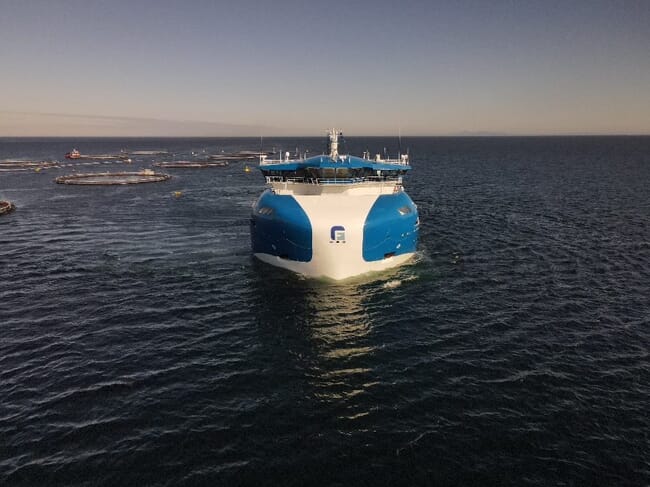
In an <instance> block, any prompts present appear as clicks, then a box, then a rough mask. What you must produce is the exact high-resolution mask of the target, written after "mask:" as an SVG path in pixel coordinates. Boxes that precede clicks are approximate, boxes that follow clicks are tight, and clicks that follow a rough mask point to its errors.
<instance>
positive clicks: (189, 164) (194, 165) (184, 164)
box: [153, 161, 228, 169]
mask: <svg viewBox="0 0 650 487" xmlns="http://www.w3.org/2000/svg"><path fill="white" fill-rule="evenodd" d="M153 165H154V166H156V167H170V168H182V169H198V168H202V167H224V166H227V165H228V162H227V161H203V162H194V161H174V162H154V163H153Z"/></svg>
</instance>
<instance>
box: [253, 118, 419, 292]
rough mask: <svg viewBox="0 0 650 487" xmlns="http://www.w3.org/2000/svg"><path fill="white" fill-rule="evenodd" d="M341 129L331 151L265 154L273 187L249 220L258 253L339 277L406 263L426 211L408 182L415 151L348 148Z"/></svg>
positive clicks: (299, 269) (333, 135)
mask: <svg viewBox="0 0 650 487" xmlns="http://www.w3.org/2000/svg"><path fill="white" fill-rule="evenodd" d="M341 135H342V134H341V132H339V131H338V130H335V129H332V130H331V131H329V140H328V150H329V154H323V155H319V156H313V157H306V156H305V157H303V158H299V159H290V158H289V153H288V152H287V153H286V154H285V158H284V159H278V160H269V159H267V158H266V157H265V156H261V157H260V165H259V169H260V170H261V171H262V174H263V175H264V177H265V178H266V183H267V186H268V188H267V189H266V190H265V191H264V192H263V193H262V195H261V196H260V197H259V199H258V200H257V201H256V202H255V203H254V205H253V211H252V215H251V223H250V224H251V245H252V250H253V255H254V256H255V257H257V258H258V259H259V260H261V261H263V262H266V263H268V264H271V265H274V266H277V267H282V268H285V269H289V270H291V271H293V272H296V273H299V274H303V275H305V276H309V277H325V278H329V279H334V280H339V279H346V278H349V277H352V276H356V275H359V274H364V273H367V272H371V271H382V270H385V269H389V268H391V267H395V266H398V265H402V264H404V263H406V262H407V261H408V260H409V259H411V258H412V257H413V255H414V254H415V251H416V248H417V243H418V235H419V228H420V219H419V217H418V211H417V206H416V205H415V203H413V201H412V200H411V198H410V197H409V196H408V195H407V194H406V192H405V191H404V188H403V186H402V176H403V175H404V174H406V173H407V172H408V171H409V170H410V169H411V166H410V165H409V159H408V155H406V154H403V155H402V154H400V155H399V156H398V158H397V159H388V158H386V157H384V158H382V156H381V155H379V154H377V155H376V156H375V157H374V158H372V159H371V158H370V153H369V152H366V153H364V156H363V157H355V156H351V155H341V154H339V152H338V146H339V136H341Z"/></svg>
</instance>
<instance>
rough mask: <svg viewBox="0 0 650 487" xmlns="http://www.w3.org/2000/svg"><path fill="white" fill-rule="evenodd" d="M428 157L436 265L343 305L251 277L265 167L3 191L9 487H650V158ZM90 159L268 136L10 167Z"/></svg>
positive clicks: (115, 145) (418, 164)
mask: <svg viewBox="0 0 650 487" xmlns="http://www.w3.org/2000/svg"><path fill="white" fill-rule="evenodd" d="M403 144H404V145H405V146H406V145H408V146H409V148H410V151H411V158H412V165H413V171H412V172H411V174H410V175H409V176H408V177H407V178H406V180H405V186H406V189H407V191H408V192H409V194H410V195H411V197H412V198H413V200H414V201H415V202H416V203H417V204H418V206H419V210H420V214H421V220H422V227H421V244H420V251H419V255H418V257H417V259H416V260H415V262H414V263H413V264H412V265H409V266H406V267H403V268H401V269H398V270H395V271H392V272H389V273H386V274H378V275H375V276H372V277H371V278H362V279H357V280H354V281H352V282H344V283H338V284H335V283H330V282H323V281H314V280H306V279H303V278H300V277H298V276H295V275H293V274H290V273H288V272H286V271H282V270H279V269H276V268H272V267H267V266H266V265H264V264H261V263H258V262H255V261H254V260H253V259H252V257H251V255H250V244H249V230H248V222H249V212H250V206H251V203H252V202H253V200H254V199H255V198H256V197H257V195H258V194H259V193H260V192H261V191H262V189H263V180H262V176H261V175H260V173H259V172H258V171H257V170H253V171H252V172H250V173H248V172H245V171H244V163H234V164H231V165H230V166H229V167H227V168H210V169H199V170H187V169H185V170H184V169H169V170H167V171H168V172H169V173H171V174H172V175H173V178H172V179H171V180H170V181H167V182H164V183H157V184H147V185H137V186H128V187H118V186H108V187H81V186H62V185H57V184H54V183H53V178H54V177H56V176H58V175H61V174H68V173H71V172H72V171H73V170H74V171H76V172H88V171H103V170H124V169H125V168H127V166H125V165H122V164H116V163H111V164H106V165H103V164H102V165H96V166H91V165H89V166H81V165H75V166H74V167H66V168H61V169H44V170H42V171H40V172H34V171H26V172H2V173H0V199H10V200H12V201H14V202H15V204H16V206H17V211H15V212H14V213H12V214H10V215H5V216H2V217H0V337H1V338H0V485H7V486H14V485H16V486H22V485H40V486H57V485H66V486H82V485H87V486H91V485H92V486H95V485H99V486H117V485H119V486H144V485H147V486H149V485H150V486H194V485H206V486H207V485H209V486H214V485H228V486H231V485H251V486H253V485H255V486H258V485H282V486H293V485H295V486H303V485H337V486H344V485H372V486H376V485H450V484H451V485H554V486H555V485H617V486H620V485H648V484H650V418H649V411H650V356H649V347H650V137H610V138H607V137H604V138H603V137H601V138H599V137H578V138H570V137H566V138H417V139H408V140H405V141H403ZM264 145H265V147H266V148H270V147H272V146H276V147H277V148H282V149H283V150H292V151H293V150H294V149H295V147H296V146H297V147H298V148H299V150H301V151H302V150H307V149H309V150H310V153H311V154H314V153H319V152H320V151H321V150H322V149H323V143H322V141H321V140H320V139H275V140H265V141H264ZM73 146H75V147H77V148H79V149H80V150H81V152H82V153H106V152H115V151H119V150H120V149H123V148H126V149H132V150H138V149H139V150H145V149H166V150H168V151H170V152H172V154H173V155H172V156H168V157H166V156H157V157H155V158H154V157H142V156H141V157H139V158H138V159H136V160H135V161H134V162H133V164H131V165H130V166H128V168H129V169H131V168H133V169H141V168H143V167H149V166H150V164H151V162H153V161H160V160H169V159H188V158H191V157H193V156H192V152H194V153H197V154H212V153H218V152H220V151H222V150H225V151H230V150H236V149H257V148H258V147H259V140H256V139H159V140H156V139H78V140H68V139H45V140H43V139H0V159H6V158H23V159H58V160H60V161H63V154H64V153H65V152H67V151H69V150H70V149H71V148H72V147H73ZM366 147H368V148H370V150H371V151H372V152H381V151H382V150H383V147H387V149H388V151H389V152H391V153H392V154H395V152H396V151H397V144H396V141H395V140H394V139H381V138H376V139H373V138H366V139H356V140H352V139H351V140H349V142H348V148H349V150H350V152H352V153H355V154H361V152H362V151H363V150H364V149H366ZM75 164H79V163H75ZM174 191H182V196H181V197H180V198H177V197H174V196H173V194H172V193H173V192H174Z"/></svg>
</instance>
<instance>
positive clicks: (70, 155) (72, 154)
mask: <svg viewBox="0 0 650 487" xmlns="http://www.w3.org/2000/svg"><path fill="white" fill-rule="evenodd" d="M65 158H66V159H81V153H80V152H79V151H78V150H77V149H72V150H71V151H70V152H67V153H66V155H65Z"/></svg>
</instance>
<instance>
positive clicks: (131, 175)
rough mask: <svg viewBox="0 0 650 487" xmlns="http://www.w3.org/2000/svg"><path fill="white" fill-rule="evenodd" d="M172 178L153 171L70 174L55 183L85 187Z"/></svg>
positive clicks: (153, 181)
mask: <svg viewBox="0 0 650 487" xmlns="http://www.w3.org/2000/svg"><path fill="white" fill-rule="evenodd" d="M170 178H171V176H170V175H169V174H165V173H157V172H153V171H151V170H145V171H141V172H112V173H111V172H100V173H84V174H68V175H66V176H59V177H58V178H56V179H55V180H54V181H55V182H56V183H58V184H83V185H116V184H142V183H158V182H161V181H167V180H168V179H170Z"/></svg>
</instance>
